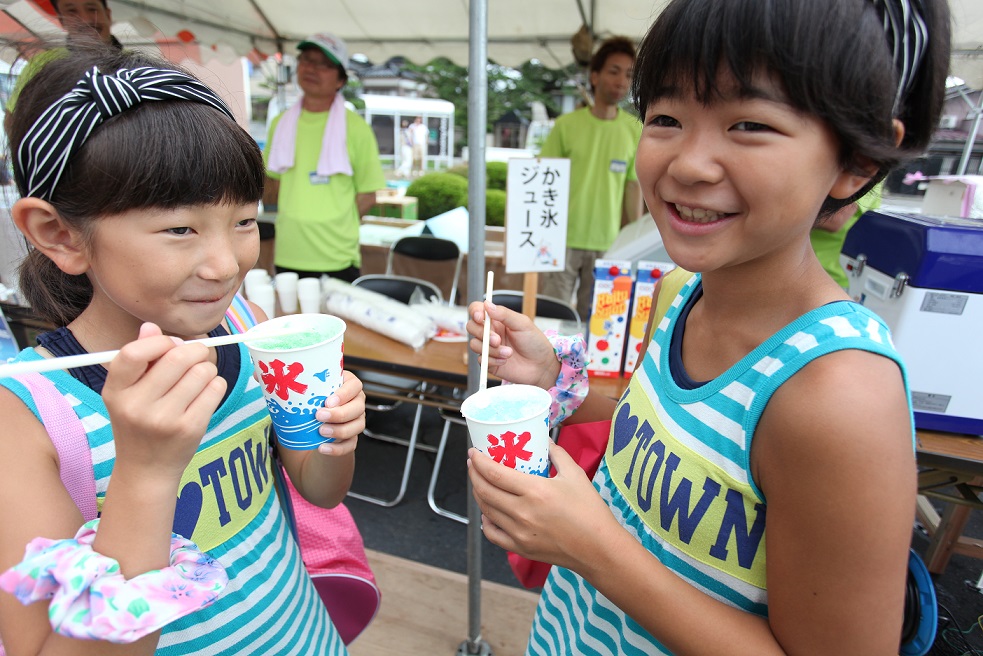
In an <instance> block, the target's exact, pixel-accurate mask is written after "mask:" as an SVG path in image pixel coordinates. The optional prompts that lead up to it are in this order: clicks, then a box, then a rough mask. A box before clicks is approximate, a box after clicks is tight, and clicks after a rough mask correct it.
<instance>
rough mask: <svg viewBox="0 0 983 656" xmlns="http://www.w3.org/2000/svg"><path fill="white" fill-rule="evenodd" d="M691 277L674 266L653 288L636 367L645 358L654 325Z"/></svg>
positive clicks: (664, 314)
mask: <svg viewBox="0 0 983 656" xmlns="http://www.w3.org/2000/svg"><path fill="white" fill-rule="evenodd" d="M692 277H693V274H692V273H690V272H689V271H686V270H685V269H680V268H679V267H676V268H675V269H673V270H672V271H670V272H669V273H668V274H666V276H665V277H664V278H662V280H660V281H659V285H658V287H656V289H655V299H654V300H655V306H654V307H653V308H652V311H651V312H649V322H648V325H646V326H645V337H644V339H642V352H641V353H639V355H638V360H637V361H636V364H635V368H636V369H638V367H640V366H641V365H642V360H644V359H645V351H647V350H648V346H649V342H651V341H652V334H653V333H654V332H655V326H656V325H657V324H658V323H659V322H660V321H662V318H663V317H664V316H666V313H667V312H668V311H669V307H670V306H671V305H672V302H673V300H675V298H676V295H677V294H679V290H680V289H682V288H683V286H684V285H685V284H686V283H687V282H689V279H690V278H692Z"/></svg>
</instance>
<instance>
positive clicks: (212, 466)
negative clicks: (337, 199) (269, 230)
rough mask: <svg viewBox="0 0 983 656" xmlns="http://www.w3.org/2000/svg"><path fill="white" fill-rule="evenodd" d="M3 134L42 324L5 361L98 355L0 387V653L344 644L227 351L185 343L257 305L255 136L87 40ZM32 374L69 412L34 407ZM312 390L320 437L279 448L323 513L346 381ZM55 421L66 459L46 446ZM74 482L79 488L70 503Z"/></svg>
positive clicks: (258, 390)
mask: <svg viewBox="0 0 983 656" xmlns="http://www.w3.org/2000/svg"><path fill="white" fill-rule="evenodd" d="M80 126H81V127H80ZM73 127H74V128H75V129H72V128H73ZM10 141H11V148H12V151H13V152H15V153H17V157H16V158H15V167H16V168H15V177H16V180H17V186H18V189H19V191H20V194H21V198H20V199H19V200H18V201H17V202H16V203H15V204H14V206H13V208H12V210H11V214H12V216H13V220H14V223H15V225H16V226H17V228H18V229H19V230H20V231H21V232H22V233H23V234H24V236H25V237H27V239H28V240H29V241H30V242H31V244H32V247H33V248H32V250H31V251H30V253H29V254H28V256H27V258H26V259H25V260H24V262H23V264H22V265H21V269H20V284H21V288H22V290H23V292H24V293H25V295H26V298H27V299H28V301H29V302H30V305H31V307H32V308H33V310H34V312H36V313H37V314H38V315H39V316H40V317H41V318H42V319H44V320H45V321H48V322H50V323H52V324H54V325H56V326H59V328H58V329H56V330H53V331H51V332H47V333H44V334H42V335H41V336H40V337H39V338H38V342H39V346H38V347H37V348H26V349H24V350H23V351H22V352H21V353H20V354H19V355H18V360H19V361H25V362H32V361H33V362H38V361H42V360H43V359H44V358H51V357H61V356H69V355H81V354H84V353H94V352H97V351H106V350H116V349H119V353H118V354H117V355H116V356H115V358H114V359H113V360H112V361H111V362H110V363H108V364H107V365H106V366H105V367H103V366H102V365H98V364H96V365H90V366H84V367H76V368H72V369H70V370H67V371H61V370H58V371H53V372H50V373H47V374H44V375H43V376H42V375H40V374H39V375H38V376H37V378H38V379H40V380H33V381H30V380H24V379H16V378H9V377H8V378H3V379H0V412H2V414H3V417H4V422H5V425H6V430H5V431H4V432H3V434H2V435H0V468H2V475H0V524H2V525H3V530H2V531H0V590H3V592H0V637H2V641H3V644H4V646H5V648H6V650H7V654H8V656H17V655H19V654H73V655H76V656H88V655H92V656H96V655H98V656H123V655H126V656H147V655H149V654H153V653H159V654H166V655H167V656H179V655H182V654H209V656H219V655H228V656H234V655H238V654H243V653H255V654H277V655H278V656H286V655H287V654H294V655H296V656H306V655H307V654H331V655H332V656H343V655H344V654H346V653H347V651H346V649H345V646H344V643H343V641H342V639H341V637H340V636H339V634H338V632H337V630H336V629H335V627H334V625H333V624H332V622H331V619H330V618H329V617H328V615H327V613H326V611H325V608H324V604H323V603H322V602H321V600H320V598H319V597H318V594H317V591H316V590H315V588H314V585H313V583H312V581H311V579H310V577H309V576H308V574H307V571H306V569H305V567H304V563H303V562H302V560H301V554H300V550H299V549H298V546H297V543H296V542H295V541H294V538H293V537H292V535H291V530H290V524H289V522H288V520H287V518H286V516H285V515H284V512H283V510H282V509H281V505H280V503H279V501H278V500H277V494H276V492H275V488H274V484H273V476H274V474H273V471H272V467H273V466H279V465H274V464H273V461H272V456H271V455H270V447H271V444H270V441H271V438H270V436H269V433H270V432H269V425H270V416H269V409H268V407H267V405H266V402H265V400H264V398H263V387H262V383H260V381H259V380H257V377H254V367H253V365H252V363H251V362H250V357H249V352H248V351H247V350H246V349H245V348H244V345H243V344H231V345H226V346H219V347H216V348H206V347H204V346H203V345H201V344H199V343H192V342H189V340H195V339H198V338H202V337H204V336H205V335H206V334H207V335H209V336H221V335H226V334H228V333H231V332H237V330H238V327H239V326H240V325H241V324H237V323H236V322H235V320H234V318H233V317H231V316H230V308H235V310H236V315H235V316H238V317H243V316H244V315H249V314H253V315H254V316H255V318H256V319H257V320H259V321H263V320H264V319H265V316H264V315H263V313H262V310H260V309H259V308H258V307H257V306H255V305H249V304H247V303H246V302H245V301H244V300H243V299H241V298H240V297H238V296H237V291H238V289H239V287H240V285H241V284H242V282H243V279H244V277H245V274H246V272H247V271H249V270H250V268H251V267H252V266H253V265H254V264H255V262H256V257H257V254H258V251H259V235H258V231H257V229H256V213H257V210H258V206H259V199H260V196H261V194H262V187H263V181H264V172H265V168H264V166H263V158H262V154H261V153H260V150H259V147H258V146H257V145H256V141H255V140H254V139H253V138H252V137H251V136H250V135H249V134H248V133H247V132H246V131H245V130H243V129H242V128H241V127H240V126H239V125H237V124H236V121H235V119H234V118H233V116H232V113H231V111H230V110H229V108H228V106H227V105H226V104H225V103H224V102H223V101H222V100H221V99H220V98H219V97H218V96H217V95H216V94H215V92H214V91H213V90H211V89H210V88H208V87H207V86H206V85H204V84H203V83H201V81H200V80H197V79H196V78H194V77H193V76H191V75H190V74H188V73H186V72H185V71H183V70H181V69H179V68H177V67H176V66H174V65H173V64H170V63H168V62H165V61H162V60H158V59H156V58H153V57H149V56H147V55H143V54H139V53H127V52H122V53H120V52H118V51H107V50H106V49H105V48H99V49H98V50H96V51H94V52H93V53H85V52H77V53H75V54H74V55H73V56H72V57H68V58H63V59H59V60H57V61H54V62H51V63H50V64H49V65H48V66H46V67H45V68H44V69H42V70H41V71H40V72H39V73H38V75H37V77H36V78H35V81H34V82H33V83H31V84H29V85H28V86H27V87H25V89H24V93H23V95H22V96H21V100H20V105H19V107H18V110H17V112H16V114H15V115H14V121H13V129H12V130H11V132H10ZM148 154H152V156H148ZM250 323H251V322H247V321H242V324H245V325H249V324H250ZM290 366H292V365H290ZM288 369H289V367H288ZM264 382H265V383H267V384H271V383H270V381H269V380H266V381H264ZM41 383H43V385H41ZM289 383H290V376H289V375H287V376H286V377H285V378H283V379H282V380H279V381H278V382H276V384H277V385H284V386H285V385H287V384H289ZM45 389H47V390H48V392H47V394H48V395H50V397H52V398H54V397H58V400H59V401H62V405H63V406H65V410H66V413H68V414H69V416H71V417H72V420H73V421H68V420H67V419H65V418H62V419H60V420H59V421H57V422H53V421H50V416H48V415H46V416H45V419H43V420H42V419H41V412H39V411H38V407H39V406H40V402H38V405H35V402H34V399H38V398H39V396H38V394H41V392H37V391H36V390H45ZM61 397H64V400H62V398H61ZM40 398H45V397H44V396H41V397H40ZM324 405H325V407H323V408H318V409H317V412H316V414H315V415H314V418H315V419H316V421H318V422H322V423H323V424H324V425H322V426H321V427H320V428H319V431H320V433H321V435H323V436H325V437H328V436H330V437H333V438H334V440H335V441H334V442H332V443H330V444H323V445H321V446H319V447H318V448H317V449H315V450H309V451H294V450H291V449H280V450H279V458H280V461H281V462H282V463H283V466H284V468H285V469H286V471H287V473H288V474H289V475H290V478H291V480H292V481H293V483H294V484H295V486H296V488H297V489H298V491H299V492H300V493H301V495H303V497H304V498H305V499H307V500H308V501H310V502H311V503H313V504H315V505H318V506H320V507H325V508H330V507H334V506H336V505H338V504H339V503H341V501H342V500H343V499H344V497H345V494H346V492H347V490H348V487H349V485H350V483H351V476H352V471H353V468H354V450H355V446H356V444H357V441H358V434H359V433H360V432H361V430H362V428H363V427H364V426H365V396H364V394H363V393H362V386H361V383H360V382H359V380H358V379H357V378H356V377H355V376H353V375H352V374H351V373H349V372H345V374H344V383H343V384H342V386H341V387H340V388H339V389H338V390H337V392H336V393H335V394H333V395H331V396H330V397H328V398H327V399H326V400H325V404H324ZM54 408H57V405H56V404H54V403H53V402H51V401H49V402H48V410H49V411H50V410H52V409H54ZM42 412H43V411H42ZM71 413H74V415H72V414H71ZM55 415H57V412H56V413H55ZM43 422H44V423H43ZM73 422H74V424H75V425H76V426H77V429H78V433H77V434H75V435H74V436H73V435H72V433H71V431H70V430H69V428H70V427H71V426H72V424H73ZM49 432H50V435H51V437H49ZM56 435H60V436H62V437H61V441H62V442H63V443H65V442H70V443H69V444H67V445H66V446H68V447H70V449H71V453H69V452H68V450H64V451H63V452H62V454H61V456H59V454H58V453H57V452H56V450H55V446H54V445H55V444H56V443H57V441H58V440H57V438H56V437H55V436H56ZM69 455H71V458H69V457H67V456H69ZM59 471H61V472H62V473H61V474H60V473H59ZM62 476H65V478H64V479H63V478H62ZM86 477H87V478H88V480H89V481H90V482H91V483H92V484H93V489H92V493H91V496H78V492H79V489H78V488H79V487H84V486H80V485H79V483H80V482H81V481H83V480H85V478H86ZM63 481H64V482H63ZM72 492H75V493H76V494H75V495H72ZM84 494H85V492H84V491H83V495H84ZM76 503H78V504H79V505H76ZM97 505H98V510H99V518H97V519H91V520H90V521H87V522H85V523H84V524H83V518H84V515H83V510H82V508H83V507H85V506H88V507H90V508H91V511H92V512H91V514H95V510H96V508H95V507H96V506H97ZM87 514H88V513H87ZM73 536H74V537H73ZM28 545H30V547H29V546H28ZM39 572H42V573H45V574H47V573H51V577H50V578H49V577H47V576H44V575H41V576H39V575H38V573H39ZM56 591H57V593H58V594H56V595H55V596H54V598H53V599H52V597H51V595H52V593H54V592H56ZM18 602H19V603H18ZM49 602H50V603H49ZM49 613H50V616H49Z"/></svg>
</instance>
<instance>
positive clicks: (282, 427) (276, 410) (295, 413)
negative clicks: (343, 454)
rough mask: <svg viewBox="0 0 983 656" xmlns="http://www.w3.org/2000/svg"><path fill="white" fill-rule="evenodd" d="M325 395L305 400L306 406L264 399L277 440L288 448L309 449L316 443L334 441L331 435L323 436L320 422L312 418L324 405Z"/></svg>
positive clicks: (316, 445) (314, 446)
mask: <svg viewBox="0 0 983 656" xmlns="http://www.w3.org/2000/svg"><path fill="white" fill-rule="evenodd" d="M327 398H328V397H326V396H313V397H311V398H309V399H308V400H307V403H306V407H304V406H295V405H293V404H289V405H288V406H286V407H285V406H282V405H280V404H279V403H278V402H277V401H276V399H270V398H268V399H266V407H267V408H269V411H270V418H271V419H272V420H273V427H274V428H275V429H276V435H277V441H278V442H279V443H280V444H282V445H283V446H284V447H286V448H288V449H294V450H296V451H309V450H311V449H316V448H317V447H318V445H320V444H325V443H327V442H334V438H333V437H323V436H322V435H321V434H320V433H319V432H318V429H319V428H320V427H321V422H320V421H318V420H317V419H315V418H314V416H315V414H316V413H317V409H318V408H320V407H322V406H323V405H324V401H325V399H327Z"/></svg>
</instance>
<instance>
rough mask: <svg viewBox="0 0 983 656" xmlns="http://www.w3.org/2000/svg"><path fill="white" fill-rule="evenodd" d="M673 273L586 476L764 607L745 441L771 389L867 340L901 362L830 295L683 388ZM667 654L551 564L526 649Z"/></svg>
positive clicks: (882, 328)
mask: <svg viewBox="0 0 983 656" xmlns="http://www.w3.org/2000/svg"><path fill="white" fill-rule="evenodd" d="M670 275H690V276H691V278H690V279H689V280H688V281H687V282H686V283H685V284H684V285H683V287H682V289H681V291H680V292H679V294H677V295H676V297H675V299H674V300H673V302H672V305H671V306H670V308H669V310H668V311H667V312H666V315H665V317H663V319H662V320H661V322H660V323H659V325H658V326H657V327H656V330H655V331H654V334H653V337H652V342H651V343H650V344H649V346H648V349H647V351H646V354H645V358H644V360H643V362H642V366H641V367H640V368H639V369H638V370H636V372H635V374H634V375H633V376H632V379H631V382H630V383H629V385H628V389H627V390H626V391H625V394H624V396H623V397H622V398H621V401H620V402H619V403H618V406H617V408H616V410H615V417H614V421H613V422H612V428H611V437H610V439H609V440H608V447H607V452H606V453H605V456H604V460H603V461H602V463H601V466H600V467H599V469H598V472H597V474H596V475H595V477H594V486H595V487H596V488H597V489H598V491H599V492H600V494H601V496H602V497H603V498H604V500H605V502H606V503H607V504H608V505H609V506H610V508H611V510H612V512H613V513H614V515H615V517H616V518H617V519H618V521H619V522H620V523H621V524H622V526H624V527H625V528H626V529H627V530H628V531H629V532H630V533H631V534H632V535H633V536H635V538H636V539H638V541H639V542H641V543H642V545H644V546H645V548H646V549H648V550H649V551H650V552H651V553H653V554H654V555H656V556H657V557H658V558H659V560H660V561H661V562H662V563H663V564H664V565H665V566H666V567H668V568H669V569H671V570H673V571H674V572H675V573H676V574H678V575H679V576H680V577H681V578H683V579H684V580H686V581H688V582H689V583H690V584H691V585H693V586H694V587H696V588H697V589H699V590H701V591H703V592H704V593H706V594H708V595H710V596H711V597H713V598H715V599H717V600H720V601H722V602H724V603H727V604H729V605H731V606H734V607H736V608H740V609H742V610H745V611H747V612H749V613H755V614H757V615H761V616H767V614H768V588H767V583H766V580H765V524H766V522H765V516H766V509H767V503H766V501H765V498H764V495H763V494H762V492H761V490H760V489H758V487H757V485H756V484H755V481H754V480H753V478H752V475H751V468H750V452H751V441H752V438H753V437H754V431H755V427H756V426H757V424H758V420H759V419H760V418H761V413H762V412H763V411H764V409H765V406H766V405H767V403H768V400H769V399H770V398H771V396H772V394H773V393H774V392H775V390H776V389H778V387H779V386H780V385H781V384H782V383H784V382H785V381H786V380H788V379H789V378H790V377H791V376H792V375H793V374H795V372H797V371H799V370H800V369H801V368H802V367H803V366H805V365H806V364H807V363H809V362H811V361H812V360H814V359H815V358H818V357H820V356H822V355H825V354H827V353H831V352H833V351H838V350H843V349H861V350H864V351H870V352H873V353H878V354H881V355H883V356H885V357H888V358H890V359H892V360H894V361H895V362H897V363H898V365H899V367H901V370H902V373H903V374H904V367H903V365H902V363H901V360H900V358H899V356H898V354H897V352H896V351H895V349H894V347H893V345H892V343H891V338H890V334H889V331H888V328H887V326H886V325H885V324H884V323H883V321H881V319H880V318H878V317H877V316H876V315H874V314H873V313H871V312H870V311H869V310H867V309H865V308H864V307H862V306H860V305H857V304H855V303H850V302H836V303H830V304H828V305H824V306H822V307H819V308H817V309H815V310H813V311H811V312H809V313H807V314H805V315H803V316H801V317H799V318H798V319H797V320H795V321H794V322H792V323H791V324H789V325H788V326H786V327H785V328H784V329H782V330H781V331H779V332H778V333H776V334H775V335H772V336H771V337H770V338H769V339H768V340H766V341H765V342H764V343H763V344H761V345H760V346H759V347H758V348H756V349H754V350H753V351H752V352H751V353H749V354H748V355H747V356H745V357H744V358H743V359H742V360H741V361H740V362H738V363H737V364H735V365H734V366H733V367H731V368H730V369H729V370H728V371H726V372H725V373H724V374H722V375H721V376H720V377H718V378H716V379H715V380H712V381H709V382H707V383H705V384H703V385H700V386H698V387H696V388H695V389H683V388H681V387H679V386H678V385H677V384H676V382H675V381H674V379H673V376H672V374H671V372H670V368H669V352H670V348H669V346H670V341H671V337H672V335H673V329H674V327H675V325H676V320H677V319H678V318H679V316H680V313H681V311H682V308H683V307H685V306H686V304H687V302H688V301H689V299H690V298H691V296H692V295H693V293H694V290H695V289H696V288H697V286H698V284H699V282H700V276H699V275H698V274H696V275H694V274H688V273H687V272H684V271H679V272H678V274H677V273H676V272H673V274H670ZM907 384H908V383H907V376H905V386H906V388H907ZM909 405H910V404H909ZM912 444H913V445H914V427H913V425H912ZM669 653H671V652H669V651H668V649H666V648H665V647H664V646H663V645H662V644H660V643H659V641H658V640H656V639H655V638H654V637H653V636H651V635H650V634H649V633H648V632H647V631H645V629H643V628H642V627H641V626H639V625H638V623H637V622H635V621H634V620H632V619H631V618H630V617H628V616H627V615H626V614H625V613H624V612H622V611H621V610H620V609H619V608H617V607H616V606H614V605H613V604H612V603H611V602H610V601H609V600H608V599H607V598H605V597H604V596H603V595H601V594H599V593H598V592H597V590H596V589H595V588H594V587H593V586H591V585H590V584H589V583H587V582H586V581H585V580H584V579H583V578H581V577H580V576H578V575H577V574H575V573H573V572H571V571H570V570H567V569H563V568H558V567H554V568H553V569H552V570H551V572H550V575H549V577H548V579H547V581H546V585H545V587H544V588H543V593H542V595H541V597H540V601H539V606H538V608H537V610H536V617H535V620H534V622H533V628H532V633H531V636H530V639H529V644H528V647H527V654H536V655H540V654H541V655H543V656H547V655H548V656H556V655H557V654H577V655H578V656H580V655H595V654H596V655H600V654H604V655H611V654H626V655H631V654H669Z"/></svg>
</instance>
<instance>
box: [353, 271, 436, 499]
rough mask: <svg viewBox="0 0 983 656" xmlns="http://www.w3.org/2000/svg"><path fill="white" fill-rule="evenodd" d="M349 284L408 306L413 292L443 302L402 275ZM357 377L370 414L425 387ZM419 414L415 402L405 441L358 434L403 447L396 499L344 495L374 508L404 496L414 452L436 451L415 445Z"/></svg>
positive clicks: (392, 406) (422, 283)
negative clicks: (389, 395)
mask: <svg viewBox="0 0 983 656" xmlns="http://www.w3.org/2000/svg"><path fill="white" fill-rule="evenodd" d="M352 284H353V285H355V286H357V287H362V288H365V289H369V290H371V291H374V292H378V293H380V294H384V295H386V296H388V297H389V298H392V299H394V300H397V301H400V302H401V303H407V304H408V303H409V301H410V299H411V298H412V296H413V294H414V292H417V291H419V292H421V293H422V294H423V295H424V297H425V298H428V299H437V300H438V301H442V300H443V297H442V296H441V294H440V290H439V289H437V286H436V285H434V284H433V283H430V282H427V281H426V280H420V279H417V278H409V277H406V276H392V275H385V274H375V275H365V276H362V277H361V278H358V279H357V280H355V282H353V283H352ZM357 375H358V377H359V379H360V380H361V381H362V389H363V391H364V392H365V409H366V410H368V411H372V412H388V411H390V410H393V409H395V408H398V407H399V406H400V405H402V404H403V403H404V402H410V403H412V402H413V401H414V399H420V398H422V397H423V394H424V393H425V392H426V386H427V384H426V383H424V382H422V381H413V380H408V379H406V378H403V377H401V376H388V375H385V374H379V373H374V372H369V371H362V372H358V374H357ZM373 392H376V393H378V392H387V393H396V394H399V395H401V396H402V397H403V398H401V399H399V400H390V399H387V398H384V397H381V396H379V395H378V394H373ZM422 413H423V405H422V404H419V403H417V406H416V413H415V414H414V416H413V427H412V429H410V436H409V439H406V438H403V437H397V436H395V435H388V434H385V433H379V432H376V431H371V430H368V429H365V430H363V431H362V434H363V435H364V436H366V437H369V438H372V439H376V440H381V441H383V442H389V443H391V444H398V445H400V446H404V447H406V458H405V460H404V461H403V475H402V478H401V479H400V483H399V492H398V493H397V494H396V496H395V497H394V498H392V499H383V498H381V497H377V496H372V495H368V494H361V493H358V492H352V491H349V492H348V496H350V497H352V498H354V499H359V500H361V501H367V502H369V503H374V504H376V505H377V506H383V507H385V508H391V507H392V506H395V505H396V504H398V503H399V502H400V501H402V500H403V496H404V495H405V494H406V486H407V484H408V483H409V478H410V468H411V467H412V465H413V455H414V453H415V452H416V450H417V449H420V450H421V451H429V452H431V453H432V452H434V451H436V448H435V447H433V446H430V445H428V444H419V443H418V442H417V438H418V436H419V430H420V416H421V414H422Z"/></svg>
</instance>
